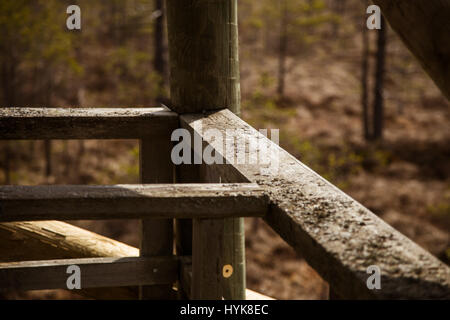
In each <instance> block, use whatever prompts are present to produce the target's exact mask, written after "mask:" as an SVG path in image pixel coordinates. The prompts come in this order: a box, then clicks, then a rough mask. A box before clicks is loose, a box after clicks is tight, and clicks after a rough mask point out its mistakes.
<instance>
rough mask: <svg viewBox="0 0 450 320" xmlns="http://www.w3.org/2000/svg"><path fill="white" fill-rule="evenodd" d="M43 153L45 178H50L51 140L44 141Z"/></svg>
mask: <svg viewBox="0 0 450 320" xmlns="http://www.w3.org/2000/svg"><path fill="white" fill-rule="evenodd" d="M44 152H45V176H46V177H50V176H51V175H52V142H51V140H45V141H44Z"/></svg>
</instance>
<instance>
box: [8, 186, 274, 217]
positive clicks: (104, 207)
mask: <svg viewBox="0 0 450 320" xmlns="http://www.w3.org/2000/svg"><path fill="white" fill-rule="evenodd" d="M267 207H268V198H267V196H266V195H265V194H264V192H263V191H262V190H261V189H260V188H259V187H258V185H256V184H146V185H113V186H70V185H66V186H63V185H59V186H58V185H52V186H0V221H27V220H34V221H36V220H50V219H57V220H94V219H139V218H160V219H162V218H194V217H195V218H210V219H219V218H224V217H235V216H242V217H245V216H249V217H258V216H263V215H264V214H265V213H266V211H267Z"/></svg>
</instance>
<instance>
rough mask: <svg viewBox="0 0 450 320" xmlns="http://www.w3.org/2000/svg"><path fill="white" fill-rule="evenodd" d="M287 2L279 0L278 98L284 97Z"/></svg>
mask: <svg viewBox="0 0 450 320" xmlns="http://www.w3.org/2000/svg"><path fill="white" fill-rule="evenodd" d="M286 1H287V0H280V10H281V18H280V46H279V50H278V87H277V94H278V96H279V97H280V98H282V97H283V96H284V87H285V85H284V84H285V78H286V54H287V24H288V21H287V19H288V17H287V16H288V10H287V2H286Z"/></svg>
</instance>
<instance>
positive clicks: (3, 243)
mask: <svg viewBox="0 0 450 320" xmlns="http://www.w3.org/2000/svg"><path fill="white" fill-rule="evenodd" d="M138 255H139V249H136V248H134V247H131V246H129V245H126V244H124V243H122V242H119V241H116V240H113V239H110V238H107V237H104V236H101V235H99V234H96V233H94V232H91V231H88V230H85V229H81V228H78V227H76V226H74V225H71V224H68V223H65V222H60V221H35V222H28V221H27V222H4V223H0V261H1V262H12V261H26V260H39V259H41V260H49V259H70V258H90V257H126V256H128V257H129V256H138ZM137 293H138V291H137V287H114V288H106V289H105V288H91V289H82V290H78V291H77V294H80V295H83V296H86V297H89V298H94V299H136V298H137Z"/></svg>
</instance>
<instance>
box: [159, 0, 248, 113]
mask: <svg viewBox="0 0 450 320" xmlns="http://www.w3.org/2000/svg"><path fill="white" fill-rule="evenodd" d="M166 8H167V27H168V38H169V55H170V98H171V109H172V110H173V111H176V112H178V113H186V112H201V111H202V110H211V109H218V108H229V109H231V110H232V111H233V112H236V113H239V109H240V85H239V58H238V28H237V0H215V1H211V0H183V1H178V0H167V1H166Z"/></svg>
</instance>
